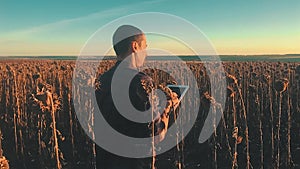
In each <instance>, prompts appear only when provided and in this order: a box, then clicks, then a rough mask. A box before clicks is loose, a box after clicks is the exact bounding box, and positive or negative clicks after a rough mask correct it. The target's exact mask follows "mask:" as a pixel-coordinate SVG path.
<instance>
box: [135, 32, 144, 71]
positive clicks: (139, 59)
mask: <svg viewBox="0 0 300 169" xmlns="http://www.w3.org/2000/svg"><path fill="white" fill-rule="evenodd" d="M146 48H147V40H146V36H145V35H144V34H143V35H141V36H140V41H139V45H138V48H137V52H136V58H135V60H136V66H137V67H141V66H143V64H144V62H145V59H146V57H147V52H146Z"/></svg>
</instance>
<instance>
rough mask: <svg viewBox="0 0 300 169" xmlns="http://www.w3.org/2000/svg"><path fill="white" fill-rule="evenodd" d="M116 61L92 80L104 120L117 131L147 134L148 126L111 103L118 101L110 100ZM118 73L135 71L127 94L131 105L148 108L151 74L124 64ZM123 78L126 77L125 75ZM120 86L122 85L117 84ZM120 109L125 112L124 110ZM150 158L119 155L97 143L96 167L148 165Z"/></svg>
mask: <svg viewBox="0 0 300 169" xmlns="http://www.w3.org/2000/svg"><path fill="white" fill-rule="evenodd" d="M119 64H120V62H117V63H116V65H115V66H114V67H112V68H111V69H110V70H109V71H107V72H105V73H104V74H103V75H101V76H100V77H99V78H98V79H97V80H96V91H95V94H96V99H97V103H98V106H99V109H100V111H101V113H102V115H103V116H104V118H105V120H106V121H107V122H108V123H109V124H110V126H112V127H113V128H114V129H115V130H117V131H118V132H120V133H122V134H124V135H126V136H130V137H134V138H145V137H149V136H150V134H151V133H150V131H151V130H150V129H149V127H148V124H147V123H137V122H133V121H131V120H128V119H126V118H125V117H124V116H122V115H121V114H120V112H119V111H118V110H117V108H116V106H115V104H118V103H114V101H113V97H112V92H111V83H112V77H113V75H114V73H115V71H116V69H117V68H118V66H119ZM122 73H124V74H126V75H128V76H130V75H135V76H134V78H133V80H132V81H131V83H130V86H129V98H130V101H131V103H132V105H133V106H134V108H136V109H137V110H139V111H141V113H142V112H143V111H145V110H147V109H149V108H150V103H149V99H148V93H147V88H148V89H149V90H148V92H150V91H151V90H152V89H151V88H152V87H153V85H152V84H153V83H152V81H151V78H149V77H148V76H147V75H145V74H144V73H141V72H138V71H137V70H134V69H130V68H127V67H125V68H122ZM123 78H125V80H126V78H127V77H123ZM124 85H125V84H124ZM118 86H123V84H118ZM120 90H123V89H122V88H120ZM124 111H125V112H126V110H124ZM129 113H130V112H129ZM95 126H96V127H97V123H95ZM104 137H105V136H104ZM112 141H113V140H112ZM149 145H150V144H147V145H145V146H149ZM150 148H151V147H149V152H150V150H151V149H150ZM151 160H152V158H146V159H133V158H125V157H120V156H118V155H114V154H112V153H110V152H107V151H105V150H103V149H102V148H100V147H98V146H97V169H99V168H100V169H113V168H118V167H119V168H120V169H121V168H122V169H127V168H128V169H146V168H150V167H151Z"/></svg>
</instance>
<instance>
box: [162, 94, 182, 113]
mask: <svg viewBox="0 0 300 169" xmlns="http://www.w3.org/2000/svg"><path fill="white" fill-rule="evenodd" d="M178 104H179V100H178V95H177V94H176V93H175V92H171V94H170V99H169V100H168V102H167V105H166V108H165V113H167V115H169V114H170V111H171V110H172V108H173V109H174V110H175V109H176V108H177V106H178Z"/></svg>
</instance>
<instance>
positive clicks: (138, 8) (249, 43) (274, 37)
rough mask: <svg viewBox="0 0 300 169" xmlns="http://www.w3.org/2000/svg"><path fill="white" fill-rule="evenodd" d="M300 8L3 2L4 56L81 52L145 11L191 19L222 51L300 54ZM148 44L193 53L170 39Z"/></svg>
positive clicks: (158, 0)
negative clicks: (102, 31)
mask: <svg viewBox="0 0 300 169" xmlns="http://www.w3.org/2000/svg"><path fill="white" fill-rule="evenodd" d="M299 9H300V1H299V0H287V1H283V0H263V1H262V0H245V1H241V0H226V1H216V0H185V1H183V0H150V1H142V0H126V1H124V0H111V1H99V0H97V1H94V0H89V1H83V0H80V1H79V0H51V1H41V0H39V1H33V0H26V1H22V0H19V1H16V0H0V56H43V55H46V56H62V55H65V56H77V55H78V54H79V53H80V51H81V49H82V48H83V46H84V45H85V44H86V42H87V41H88V40H89V38H90V37H91V36H92V35H93V34H94V33H95V32H96V31H97V30H98V29H99V28H101V27H103V26H104V25H106V24H108V23H110V22H112V21H114V20H115V19H118V18H120V17H123V16H127V15H130V14H135V13H142V12H161V13H167V14H172V15H175V16H178V17H180V18H183V19H185V20H187V21H188V22H190V23H192V24H193V25H195V26H196V27H197V28H198V29H199V30H201V32H202V33H203V34H204V35H205V36H206V37H207V38H208V39H209V41H210V42H211V44H212V45H213V46H214V48H215V49H216V52H217V53H218V54H220V55H259V54H295V53H298V54H299V53H300V45H299V44H300V10H299ZM157 19H158V20H159V18H157ZM188 33H189V32H186V34H187V36H191V35H188ZM162 39H164V40H162ZM107 43H111V42H107ZM148 43H149V44H150V45H151V44H155V45H156V47H157V46H163V47H164V48H166V49H169V48H172V49H173V50H174V51H173V52H175V53H176V54H179V55H190V54H191V53H190V52H189V51H187V50H184V49H181V48H178V47H177V46H176V45H178V44H176V42H174V41H172V40H170V39H169V41H168V39H165V38H149V41H148ZM190 43H197V42H196V41H195V42H193V41H192V42H190ZM195 45H197V44H195ZM199 45H200V44H199ZM99 47H101V44H99ZM172 49H170V50H172ZM175 49H177V50H175Z"/></svg>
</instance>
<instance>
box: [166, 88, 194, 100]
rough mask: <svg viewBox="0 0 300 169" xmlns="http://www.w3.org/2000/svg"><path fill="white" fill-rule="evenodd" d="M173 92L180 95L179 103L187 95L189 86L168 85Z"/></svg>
mask: <svg viewBox="0 0 300 169" xmlns="http://www.w3.org/2000/svg"><path fill="white" fill-rule="evenodd" d="M167 87H169V88H170V89H171V90H172V91H173V92H175V93H176V94H177V95H178V100H179V102H180V101H181V100H182V99H183V96H184V95H185V94H186V92H187V90H188V89H189V86H185V85H167Z"/></svg>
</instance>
